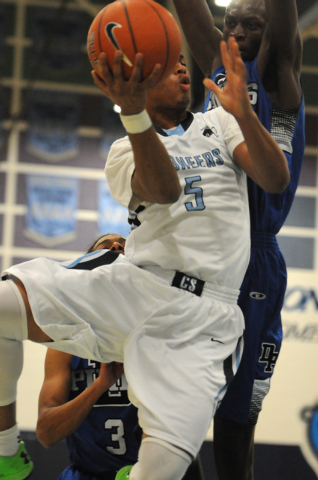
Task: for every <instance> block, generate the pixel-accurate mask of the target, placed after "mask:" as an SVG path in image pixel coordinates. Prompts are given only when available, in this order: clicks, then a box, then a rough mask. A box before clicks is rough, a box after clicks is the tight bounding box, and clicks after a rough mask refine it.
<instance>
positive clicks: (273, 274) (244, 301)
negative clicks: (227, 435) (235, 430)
mask: <svg viewBox="0 0 318 480" xmlns="http://www.w3.org/2000/svg"><path fill="white" fill-rule="evenodd" d="M251 240H252V242H251V259H250V263H249V267H248V270H247V272H246V275H245V278H244V281H243V284H242V287H241V293H240V297H239V300H238V303H239V306H240V307H241V309H242V311H243V314H244V318H245V332H244V351H243V356H242V359H241V363H240V366H239V368H238V371H237V373H236V375H235V377H234V378H233V380H232V381H231V383H230V385H229V386H228V389H227V392H226V394H225V396H224V398H223V400H222V402H221V404H220V406H219V408H218V409H217V411H216V415H217V416H220V417H223V418H226V419H227V420H232V421H234V422H238V423H249V424H256V422H257V418H258V414H259V412H260V410H261V408H262V402H263V399H264V397H265V395H266V394H267V393H268V391H269V386H270V379H271V376H272V375H273V373H274V367H275V364H276V361H277V358H278V354H279V351H280V347H281V343H282V323H281V313H280V312H281V309H282V307H283V302H284V295H285V290H286V281H287V274H286V264H285V260H284V258H283V255H282V253H281V251H280V249H279V247H278V244H277V241H276V237H275V236H274V235H271V234H264V233H257V234H256V233H254V234H252V238H251Z"/></svg>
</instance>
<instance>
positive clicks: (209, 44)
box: [173, 0, 223, 77]
mask: <svg viewBox="0 0 318 480" xmlns="http://www.w3.org/2000/svg"><path fill="white" fill-rule="evenodd" d="M173 3H174V6H175V8H176V11H177V14H178V17H179V20H180V23H181V26H182V30H183V32H184V35H185V37H186V39H187V42H188V45H189V47H190V49H191V52H192V55H193V57H194V59H195V61H196V62H197V64H198V66H199V67H200V69H201V71H202V73H203V74H204V75H205V76H206V77H211V74H212V70H215V68H217V67H219V66H220V65H221V63H222V62H221V53H220V41H221V40H222V38H223V34H222V32H221V31H220V30H219V29H218V28H217V27H216V26H215V24H214V19H213V16H212V14H211V11H210V9H209V6H208V4H207V2H206V0H173Z"/></svg>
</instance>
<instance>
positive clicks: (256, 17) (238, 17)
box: [223, 0, 266, 61]
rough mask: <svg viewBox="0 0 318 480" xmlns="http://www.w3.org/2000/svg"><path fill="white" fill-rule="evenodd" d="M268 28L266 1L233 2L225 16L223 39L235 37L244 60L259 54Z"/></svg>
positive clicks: (236, 0)
mask: <svg viewBox="0 0 318 480" xmlns="http://www.w3.org/2000/svg"><path fill="white" fill-rule="evenodd" d="M265 26H266V9H265V0H232V1H231V3H230V4H229V5H228V7H227V9H226V11H225V16H224V28H223V37H224V40H225V41H226V42H227V41H228V39H229V37H231V36H233V37H234V38H235V40H236V41H237V43H238V45H239V49H240V52H241V55H242V58H243V60H245V61H246V60H253V59H254V58H255V57H256V55H257V54H258V51H259V48H260V45H261V41H262V38H263V34H264V30H265Z"/></svg>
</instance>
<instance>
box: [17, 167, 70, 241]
mask: <svg viewBox="0 0 318 480" xmlns="http://www.w3.org/2000/svg"><path fill="white" fill-rule="evenodd" d="M77 192H78V180H77V179H74V178H63V177H49V176H42V175H28V176H27V199H28V200H27V216H26V229H25V232H24V233H25V236H26V237H28V238H30V239H32V240H34V241H35V242H37V243H40V244H42V245H45V246H48V247H51V246H54V245H57V244H59V243H65V242H69V241H71V240H73V239H74V237H75V212H76V209H77Z"/></svg>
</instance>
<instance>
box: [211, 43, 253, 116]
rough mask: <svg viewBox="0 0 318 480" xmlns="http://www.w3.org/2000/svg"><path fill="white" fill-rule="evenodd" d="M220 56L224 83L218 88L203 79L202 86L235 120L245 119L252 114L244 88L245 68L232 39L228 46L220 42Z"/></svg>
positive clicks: (236, 45)
mask: <svg viewBox="0 0 318 480" xmlns="http://www.w3.org/2000/svg"><path fill="white" fill-rule="evenodd" d="M221 54H222V60H223V64H224V67H225V69H226V83H225V85H224V87H223V88H219V87H218V86H217V85H216V84H215V83H214V82H213V81H212V80H210V79H208V78H205V79H204V80H203V83H204V85H205V86H206V87H207V88H208V89H209V90H212V92H213V93H215V95H216V96H217V98H218V99H219V101H220V103H221V105H222V107H223V108H224V110H226V111H227V112H229V113H231V114H232V115H234V117H235V118H236V119H241V118H246V116H247V115H249V114H251V113H252V112H253V109H252V107H251V104H250V99H249V96H248V92H247V88H246V68H245V65H244V63H243V61H242V58H241V55H240V51H239V47H238V44H237V43H236V41H235V39H234V38H233V37H230V38H229V42H228V46H227V45H226V43H225V42H224V41H222V42H221Z"/></svg>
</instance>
